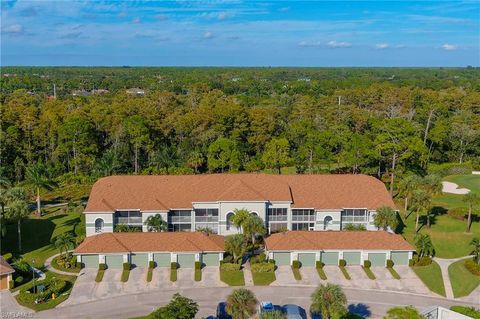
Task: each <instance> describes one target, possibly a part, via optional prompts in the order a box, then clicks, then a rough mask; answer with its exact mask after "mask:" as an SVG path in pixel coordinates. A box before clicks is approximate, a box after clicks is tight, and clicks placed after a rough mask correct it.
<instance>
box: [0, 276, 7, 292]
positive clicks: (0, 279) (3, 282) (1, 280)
mask: <svg viewBox="0 0 480 319" xmlns="http://www.w3.org/2000/svg"><path fill="white" fill-rule="evenodd" d="M3 289H8V275H1V276H0V290H3Z"/></svg>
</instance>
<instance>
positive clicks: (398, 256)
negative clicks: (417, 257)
mask: <svg viewBox="0 0 480 319" xmlns="http://www.w3.org/2000/svg"><path fill="white" fill-rule="evenodd" d="M392 260H393V263H394V264H395V265H399V266H400V265H408V252H403V251H402V252H400V251H392Z"/></svg>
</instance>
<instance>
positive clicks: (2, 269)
mask: <svg viewBox="0 0 480 319" xmlns="http://www.w3.org/2000/svg"><path fill="white" fill-rule="evenodd" d="M14 272H15V269H13V268H12V266H10V265H9V264H8V263H7V262H6V261H5V259H4V258H3V257H2V256H0V275H7V274H11V273H14Z"/></svg>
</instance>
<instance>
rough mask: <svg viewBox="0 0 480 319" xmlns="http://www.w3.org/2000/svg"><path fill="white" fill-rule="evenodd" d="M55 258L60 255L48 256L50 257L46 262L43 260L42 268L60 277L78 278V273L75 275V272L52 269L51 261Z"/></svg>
mask: <svg viewBox="0 0 480 319" xmlns="http://www.w3.org/2000/svg"><path fill="white" fill-rule="evenodd" d="M57 256H60V254H56V255H53V256H50V257H48V258H47V260H45V264H44V266H45V268H46V269H47V270H48V271H51V272H54V273H56V274H60V275H67V276H78V273H76V272H68V271H61V270H58V269H55V268H53V266H52V260H53V259H54V258H55V257H57Z"/></svg>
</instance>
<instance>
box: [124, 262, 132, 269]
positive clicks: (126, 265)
mask: <svg viewBox="0 0 480 319" xmlns="http://www.w3.org/2000/svg"><path fill="white" fill-rule="evenodd" d="M130 268H131V265H130V264H129V263H123V270H130Z"/></svg>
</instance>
